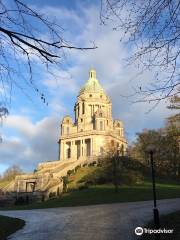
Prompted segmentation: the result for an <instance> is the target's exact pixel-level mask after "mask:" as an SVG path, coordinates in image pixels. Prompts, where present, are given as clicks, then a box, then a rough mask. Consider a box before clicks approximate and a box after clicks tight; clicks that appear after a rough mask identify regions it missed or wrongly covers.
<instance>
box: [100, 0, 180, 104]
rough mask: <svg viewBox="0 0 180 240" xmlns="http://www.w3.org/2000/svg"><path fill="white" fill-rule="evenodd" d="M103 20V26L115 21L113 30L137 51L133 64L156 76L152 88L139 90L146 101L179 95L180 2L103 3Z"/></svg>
mask: <svg viewBox="0 0 180 240" xmlns="http://www.w3.org/2000/svg"><path fill="white" fill-rule="evenodd" d="M100 18H101V22H102V23H103V24H107V23H108V21H114V20H115V21H114V22H116V24H115V26H114V30H117V31H121V32H123V34H124V35H123V38H124V39H125V40H126V41H127V44H129V46H131V47H133V49H134V53H133V56H132V57H131V58H130V61H131V62H135V63H137V64H140V65H141V66H142V67H143V70H147V69H148V70H152V71H153V72H154V73H155V74H154V82H153V84H152V86H151V87H149V88H148V89H141V88H139V90H138V92H141V93H142V94H143V95H144V98H143V99H144V100H145V101H147V100H148V101H154V100H161V99H164V98H168V97H171V96H173V95H178V94H179V92H180V70H179V67H180V1H179V0H146V1H144V0H102V1H101V14H100Z"/></svg>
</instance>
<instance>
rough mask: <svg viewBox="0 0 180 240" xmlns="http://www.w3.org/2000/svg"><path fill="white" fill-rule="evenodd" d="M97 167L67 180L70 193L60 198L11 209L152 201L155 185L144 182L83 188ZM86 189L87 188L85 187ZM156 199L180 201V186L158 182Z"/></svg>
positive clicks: (79, 170) (80, 171)
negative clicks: (116, 187) (177, 199)
mask: <svg viewBox="0 0 180 240" xmlns="http://www.w3.org/2000/svg"><path fill="white" fill-rule="evenodd" d="M96 169H97V168H96V167H85V168H80V169H78V170H77V172H76V173H75V174H73V175H71V176H70V177H69V178H68V182H69V183H68V192H67V193H64V194H63V195H61V196H60V197H58V198H55V199H50V200H48V201H46V202H42V203H33V204H29V205H23V206H15V207H12V208H11V209H33V208H51V207H65V206H82V205H91V204H104V203H118V202H133V201H146V200H152V199H153V194H152V184H151V182H150V181H141V182H138V183H134V184H131V185H125V184H124V185H121V186H119V191H118V193H116V192H115V190H114V186H113V184H111V183H107V184H101V185H99V184H97V185H89V186H87V185H84V182H83V179H85V178H86V176H87V175H88V174H92V175H94V174H95V171H96ZM83 186H85V187H83ZM156 187H157V198H158V199H168V198H180V185H177V184H170V183H157V185H156Z"/></svg>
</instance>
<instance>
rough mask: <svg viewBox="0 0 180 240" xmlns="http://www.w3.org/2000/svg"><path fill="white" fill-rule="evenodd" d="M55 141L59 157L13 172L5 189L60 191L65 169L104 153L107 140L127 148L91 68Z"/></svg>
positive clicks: (32, 193)
mask: <svg viewBox="0 0 180 240" xmlns="http://www.w3.org/2000/svg"><path fill="white" fill-rule="evenodd" d="M58 143H59V147H60V149H59V159H58V160H56V161H46V162H41V163H39V164H38V166H37V169H36V171H35V172H34V173H29V174H23V175H18V176H16V178H15V180H13V181H12V182H11V183H10V184H9V185H8V186H7V188H6V189H4V190H5V191H8V192H14V193H15V194H17V196H21V197H24V196H27V194H29V195H28V196H29V197H31V198H32V197H35V196H36V198H38V197H40V198H41V197H42V196H45V198H48V196H49V194H51V193H53V194H56V193H59V192H61V191H63V181H62V179H63V178H62V177H63V176H67V173H68V171H74V169H75V168H76V167H77V166H83V165H84V164H85V163H90V162H92V161H95V160H97V159H98V157H99V156H100V155H103V154H105V153H106V151H107V150H108V149H107V146H109V145H108V144H110V146H115V147H117V149H118V148H119V149H121V151H125V150H126V148H127V141H126V139H125V137H124V129H123V124H122V122H121V121H119V120H113V119H112V103H111V100H110V98H109V97H108V96H107V95H106V93H105V91H104V90H103V88H102V86H101V85H100V83H99V81H98V80H97V79H96V72H95V70H93V69H92V70H90V72H89V80H88V81H87V82H86V83H85V85H84V86H83V87H82V88H81V89H80V91H79V95H78V97H77V101H76V103H75V106H74V120H72V118H71V117H70V116H65V117H64V118H63V120H62V122H61V134H60V138H59V141H58ZM19 194H20V195H19ZM23 194H25V195H23Z"/></svg>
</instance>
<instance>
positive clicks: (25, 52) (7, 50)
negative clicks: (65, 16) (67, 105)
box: [0, 0, 96, 119]
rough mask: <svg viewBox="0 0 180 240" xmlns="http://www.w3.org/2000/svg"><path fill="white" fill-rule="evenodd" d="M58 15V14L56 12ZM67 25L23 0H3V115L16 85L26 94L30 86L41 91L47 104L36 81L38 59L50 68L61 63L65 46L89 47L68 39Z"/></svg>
mask: <svg viewBox="0 0 180 240" xmlns="http://www.w3.org/2000/svg"><path fill="white" fill-rule="evenodd" d="M54 17H55V16H54ZM63 33H64V29H63V28H62V27H61V26H60V25H58V23H57V22H56V21H55V20H54V19H52V18H48V17H47V16H46V15H44V14H42V13H40V12H39V10H38V9H35V7H33V6H30V5H27V4H26V3H24V1H22V0H10V1H6V0H0V118H1V119H2V117H3V116H5V115H7V114H8V107H9V104H10V102H11V92H12V89H13V87H14V86H15V87H18V88H19V89H21V91H23V92H24V93H25V94H26V95H27V96H28V92H27V91H26V88H27V87H30V88H33V89H34V91H35V92H36V93H37V94H39V96H40V98H41V100H42V102H43V103H45V104H47V101H46V98H45V95H44V94H43V93H42V92H41V91H40V90H39V88H38V84H37V83H36V82H34V81H33V68H34V67H35V60H36V62H37V61H38V62H39V64H42V65H45V66H46V67H47V69H48V67H49V65H51V64H57V63H59V64H61V63H62V61H63V59H64V58H65V52H64V49H75V50H88V49H94V48H96V47H95V46H94V44H92V46H90V47H79V46H75V45H73V44H72V43H71V42H69V41H67V40H66V39H65V38H64V36H63Z"/></svg>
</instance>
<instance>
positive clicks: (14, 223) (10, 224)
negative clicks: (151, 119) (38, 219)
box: [0, 216, 25, 240]
mask: <svg viewBox="0 0 180 240" xmlns="http://www.w3.org/2000/svg"><path fill="white" fill-rule="evenodd" d="M24 224H25V222H24V221H23V220H21V219H18V218H10V217H6V216H0V239H1V240H5V239H7V236H9V235H10V234H12V233H14V232H16V231H17V230H18V229H20V228H22V227H23V226H24Z"/></svg>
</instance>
